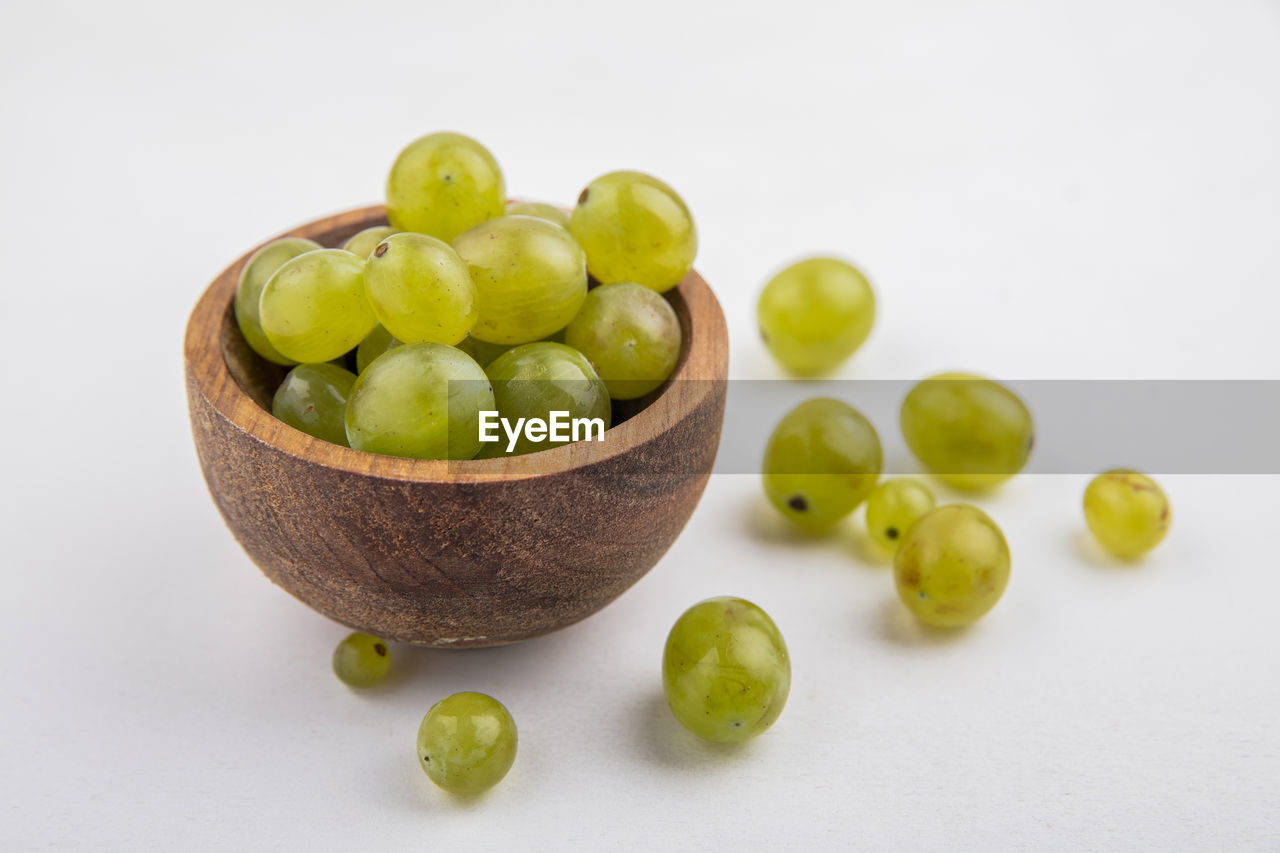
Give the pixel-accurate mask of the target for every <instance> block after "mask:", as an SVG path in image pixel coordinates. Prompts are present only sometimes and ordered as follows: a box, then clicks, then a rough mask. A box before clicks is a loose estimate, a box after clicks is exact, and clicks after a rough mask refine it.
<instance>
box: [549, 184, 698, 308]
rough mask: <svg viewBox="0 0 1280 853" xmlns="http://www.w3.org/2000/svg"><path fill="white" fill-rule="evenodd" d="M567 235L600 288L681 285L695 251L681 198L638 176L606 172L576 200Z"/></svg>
mask: <svg viewBox="0 0 1280 853" xmlns="http://www.w3.org/2000/svg"><path fill="white" fill-rule="evenodd" d="M569 231H570V232H571V233H572V234H573V237H574V239H575V240H577V241H578V244H579V245H580V246H582V249H583V251H584V252H586V253H587V267H588V268H589V269H590V271H591V274H592V275H593V276H595V278H596V280H597V281H599V282H600V283H601V284H612V283H614V282H616V281H634V282H638V283H639V284H643V285H644V286H645V287H649V288H652V289H653V290H656V291H658V292H659V293H663V292H665V291H668V290H670V289H671V288H673V287H675V286H676V285H677V284H679V283H680V280H681V279H682V278H684V277H685V275H686V274H687V273H688V272H689V270H690V269H692V268H693V259H694V257H695V256H696V255H697V253H698V231H697V228H696V227H695V226H694V224H693V216H692V215H691V214H690V213H689V208H688V207H686V206H685V203H684V200H683V199H682V198H680V196H679V195H678V194H677V193H676V191H675V190H673V189H672V188H671V187H669V186H667V185H666V184H664V183H663V182H662V181H660V180H658V179H657V178H655V177H653V176H651V175H646V174H643V173H641V172H610V173H609V174H607V175H601V176H600V177H598V178H596V179H595V180H594V181H592V182H591V183H590V184H588V185H587V188H586V189H584V190H583V191H582V194H581V195H580V196H579V197H578V204H577V206H576V207H575V208H574V209H573V214H572V215H571V216H570V217H569Z"/></svg>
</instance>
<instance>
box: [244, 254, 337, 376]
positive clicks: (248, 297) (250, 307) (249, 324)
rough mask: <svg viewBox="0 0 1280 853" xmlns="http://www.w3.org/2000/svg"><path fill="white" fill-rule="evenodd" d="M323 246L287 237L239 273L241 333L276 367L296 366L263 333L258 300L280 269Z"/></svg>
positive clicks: (245, 265) (247, 262)
mask: <svg viewBox="0 0 1280 853" xmlns="http://www.w3.org/2000/svg"><path fill="white" fill-rule="evenodd" d="M319 248H320V244H319V243H317V242H315V241H314V240H306V239H303V238H302V237H285V238H283V239H280V240H275V241H273V242H271V243H268V244H267V245H265V246H263V247H262V248H261V249H259V250H258V251H256V252H254V253H253V255H252V256H250V258H249V260H247V261H245V263H244V267H243V269H241V270H240V280H239V281H238V282H237V284H236V298H235V312H236V325H238V326H239V327H240V334H242V335H244V339H245V341H247V342H248V344H249V346H250V347H252V348H253V351H254V352H256V353H257V354H258V355H260V356H262V357H263V358H265V359H266V360H267V361H273V362H275V363H276V364H296V363H297V362H296V361H294V359H292V358H288V357H287V356H284V355H281V354H280V352H279V351H278V350H277V349H276V348H275V347H273V346H272V345H271V341H269V340H267V335H266V332H264V331H262V321H261V320H259V319H258V301H259V300H260V299H261V298H262V288H264V287H266V286H267V280H268V279H270V278H271V276H272V275H273V274H274V273H275V271H276V270H278V269H280V266H281V265H282V264H283V263H284V262H285V261H289V260H292V259H294V258H296V257H297V256H298V255H301V254H302V253H303V252H310V251H311V250H313V249H319Z"/></svg>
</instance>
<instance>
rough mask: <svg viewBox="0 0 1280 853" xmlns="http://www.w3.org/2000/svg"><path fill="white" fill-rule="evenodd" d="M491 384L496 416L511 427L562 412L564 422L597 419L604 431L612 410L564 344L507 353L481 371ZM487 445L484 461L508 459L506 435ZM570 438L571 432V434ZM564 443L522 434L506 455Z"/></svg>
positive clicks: (599, 385)
mask: <svg viewBox="0 0 1280 853" xmlns="http://www.w3.org/2000/svg"><path fill="white" fill-rule="evenodd" d="M485 373H486V374H487V375H488V376H489V380H490V382H492V383H493V399H494V402H495V403H496V404H497V409H498V414H499V416H500V417H502V418H505V419H506V420H507V421H509V422H511V423H512V424H515V423H516V421H517V419H519V418H525V419H530V418H541V419H542V420H544V421H549V419H550V416H551V413H552V412H553V411H561V412H567V413H568V414H567V416H566V417H567V418H569V419H573V418H591V419H595V418H599V419H600V420H601V421H602V422H603V423H604V428H605V429H606V430H607V429H608V428H609V425H610V422H611V419H612V410H611V408H610V406H609V391H608V389H607V388H605V384H604V382H602V381H601V380H600V377H599V376H597V375H596V372H595V370H594V369H593V368H592V367H591V362H589V361H587V359H586V358H585V357H584V356H583V355H582V353H580V352H578V351H577V350H575V349H574V348H573V347H569V346H565V345H564V344H557V343H550V342H546V341H542V342H538V343H532V344H522V345H520V346H518V347H515V348H513V349H510V350H507V351H506V352H505V353H503V354H502V355H500V356H498V357H497V358H496V359H494V360H493V363H492V364H490V365H489V366H488V368H486V369H485ZM497 433H498V435H499V440H498V441H495V442H487V443H486V444H485V447H484V449H483V450H481V452H480V455H481V456H482V457H485V458H491V457H494V456H505V455H507V447H508V445H509V442H508V439H507V437H506V434H505V433H504V432H503V431H502V430H498V431H497ZM592 434H593V435H594V434H595V433H592ZM570 435H571V433H570ZM568 443H569V441H568V440H565V441H553V440H551V437H550V436H549V435H548V436H547V438H546V439H545V440H543V441H537V442H535V441H532V440H531V439H530V438H529V437H528V436H527V435H525V434H524V433H523V432H522V433H521V435H520V438H519V439H518V441H517V442H516V445H515V449H514V450H513V451H511V455H517V456H518V455H520V454H523V453H533V452H534V451H536V450H548V449H550V448H552V447H560V446H561V445H564V444H568Z"/></svg>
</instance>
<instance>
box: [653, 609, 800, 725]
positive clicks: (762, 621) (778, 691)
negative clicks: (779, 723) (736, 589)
mask: <svg viewBox="0 0 1280 853" xmlns="http://www.w3.org/2000/svg"><path fill="white" fill-rule="evenodd" d="M662 689H663V692H664V693H665V694H666V697H667V705H668V706H669V707H670V708H671V713H673V714H674V715H675V717H676V719H677V720H679V721H680V724H681V725H683V726H684V727H685V728H686V729H688V730H689V731H691V732H693V733H694V734H696V735H698V736H699V737H703V738H706V739H707V740H712V741H718V742H720V743H738V742H740V741H744V740H747V739H748V738H753V737H755V736H756V735H758V734H761V733H762V732H764V731H765V730H766V729H767V728H769V726H771V725H773V723H774V722H775V721H776V720H777V719H778V715H779V714H781V713H782V708H783V706H784V705H786V703H787V693H788V692H789V691H790V689H791V661H790V658H789V657H788V656H787V644H786V643H785V642H783V640H782V634H781V633H780V632H779V631H778V626H776V625H774V624H773V620H772V619H770V618H769V615H768V614H767V613H765V612H764V611H763V610H761V609H760V608H759V607H757V606H756V605H754V604H752V603H751V602H749V601H744V600H743V599H741V598H729V597H723V598H709V599H707V600H706V601H703V602H701V603H699V604H695V605H694V606H693V607H690V608H689V609H688V610H686V611H685V612H684V614H683V615H682V616H681V617H680V618H679V619H678V620H676V624H675V625H674V626H673V627H672V629H671V633H670V634H668V635H667V645H666V648H665V649H664V650H663V652H662Z"/></svg>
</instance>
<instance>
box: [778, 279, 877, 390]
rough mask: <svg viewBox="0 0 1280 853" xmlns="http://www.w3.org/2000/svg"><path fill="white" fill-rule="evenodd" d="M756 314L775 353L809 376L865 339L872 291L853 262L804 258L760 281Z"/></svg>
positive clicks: (871, 321)
mask: <svg viewBox="0 0 1280 853" xmlns="http://www.w3.org/2000/svg"><path fill="white" fill-rule="evenodd" d="M756 317H757V319H758V321H759V323H760V336H761V337H762V338H763V339H764V342H765V345H766V346H767V347H768V348H769V352H771V353H772V354H773V356H774V358H776V359H777V360H778V361H779V363H781V364H782V366H783V367H785V368H786V369H787V370H789V371H791V372H792V373H794V374H796V375H798V376H814V375H817V374H821V373H828V372H830V371H832V370H835V369H836V368H837V367H839V366H840V364H841V363H842V362H844V360H845V359H847V358H848V357H849V356H851V355H853V353H854V352H855V351H857V349H858V347H860V346H862V344H863V343H864V342H865V341H866V339H867V336H868V335H870V334H871V327H872V326H873V325H875V320H876V296H875V292H874V291H873V290H872V289H871V283H870V282H869V281H867V278H866V276H864V275H863V274H862V273H861V272H860V271H859V270H858V269H857V268H856V267H854V266H853V265H852V264H849V263H846V262H845V261H842V260H839V259H837V258H809V259H807V260H803V261H800V262H799V263H796V264H792V265H791V266H789V267H787V268H786V269H784V270H783V271H782V272H780V273H778V274H777V275H776V276H774V277H773V278H772V279H771V280H770V281H769V283H768V284H767V285H765V288H764V292H763V293H762V294H760V301H759V303H758V304H757V306H756Z"/></svg>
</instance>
